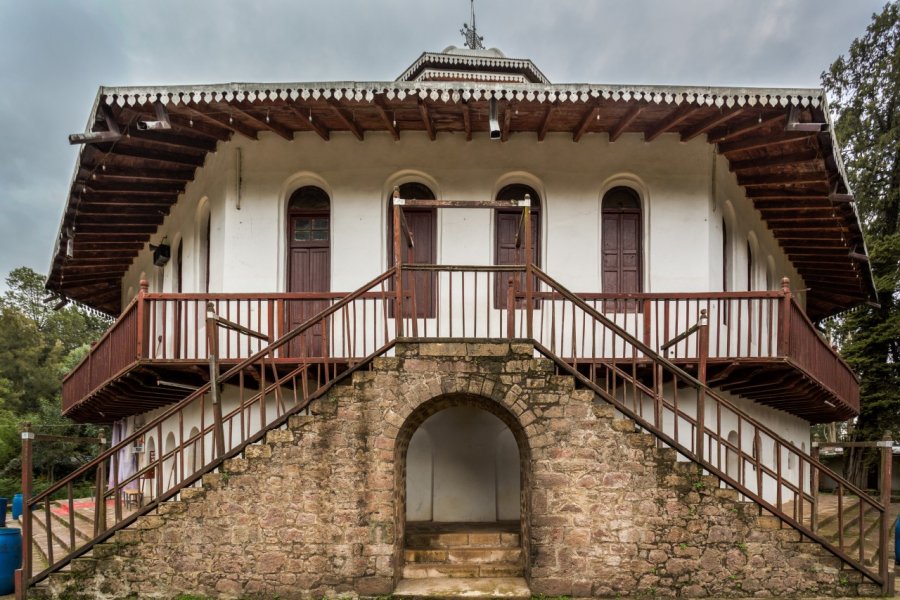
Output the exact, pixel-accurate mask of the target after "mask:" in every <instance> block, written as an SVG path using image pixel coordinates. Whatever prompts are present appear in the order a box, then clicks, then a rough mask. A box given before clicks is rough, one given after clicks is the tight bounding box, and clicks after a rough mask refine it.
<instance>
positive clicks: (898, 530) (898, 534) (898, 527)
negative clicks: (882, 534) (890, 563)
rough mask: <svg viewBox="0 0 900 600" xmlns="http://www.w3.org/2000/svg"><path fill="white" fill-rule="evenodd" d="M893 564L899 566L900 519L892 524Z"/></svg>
mask: <svg viewBox="0 0 900 600" xmlns="http://www.w3.org/2000/svg"><path fill="white" fill-rule="evenodd" d="M894 564H895V565H900V517H897V522H896V523H895V524H894Z"/></svg>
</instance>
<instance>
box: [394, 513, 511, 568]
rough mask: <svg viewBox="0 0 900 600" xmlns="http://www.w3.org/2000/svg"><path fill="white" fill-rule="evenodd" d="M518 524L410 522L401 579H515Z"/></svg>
mask: <svg viewBox="0 0 900 600" xmlns="http://www.w3.org/2000/svg"><path fill="white" fill-rule="evenodd" d="M518 529H519V523H518V522H515V521H514V522H502V523H446V524H435V523H410V524H409V526H408V531H407V533H406V538H405V547H404V551H403V558H404V562H405V563H406V564H405V565H404V566H403V571H402V574H403V577H404V579H479V578H498V577H499V578H510V577H512V578H515V577H522V575H523V564H524V561H523V556H522V547H521V537H520V535H519V532H518Z"/></svg>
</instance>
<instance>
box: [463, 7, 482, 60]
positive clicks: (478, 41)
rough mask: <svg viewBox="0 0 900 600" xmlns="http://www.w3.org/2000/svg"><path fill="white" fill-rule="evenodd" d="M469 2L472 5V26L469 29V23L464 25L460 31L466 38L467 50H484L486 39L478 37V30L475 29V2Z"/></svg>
mask: <svg viewBox="0 0 900 600" xmlns="http://www.w3.org/2000/svg"><path fill="white" fill-rule="evenodd" d="M469 1H470V2H471V4H472V26H471V27H469V24H468V23H463V26H462V29H460V30H459V32H460V33H461V34H462V36H463V37H464V38H466V47H467V48H471V49H472V50H482V49H483V48H484V45H483V44H482V42H483V41H484V37H482V36H480V35H478V30H477V29H475V0H469Z"/></svg>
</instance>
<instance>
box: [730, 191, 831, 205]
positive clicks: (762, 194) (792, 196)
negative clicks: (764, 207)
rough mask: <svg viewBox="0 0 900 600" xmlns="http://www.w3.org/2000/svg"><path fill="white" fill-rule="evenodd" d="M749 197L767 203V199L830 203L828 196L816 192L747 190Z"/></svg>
mask: <svg viewBox="0 0 900 600" xmlns="http://www.w3.org/2000/svg"><path fill="white" fill-rule="evenodd" d="M747 196H748V197H750V198H753V201H754V202H755V201H757V200H760V201H765V200H767V199H770V200H794V201H807V200H821V201H825V202H827V201H828V194H827V193H823V192H817V191H814V190H767V189H749V190H747Z"/></svg>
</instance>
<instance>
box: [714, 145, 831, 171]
mask: <svg viewBox="0 0 900 600" xmlns="http://www.w3.org/2000/svg"><path fill="white" fill-rule="evenodd" d="M801 166H816V167H820V168H824V166H825V159H824V158H822V156H821V154H820V152H819V151H818V150H816V149H814V148H810V149H808V150H802V151H800V152H794V153H791V154H783V155H781V156H767V157H765V158H748V159H746V160H735V161H731V163H730V164H729V165H728V168H729V170H731V171H732V172H735V173H736V172H738V171H749V170H751V169H770V168H773V167H801Z"/></svg>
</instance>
